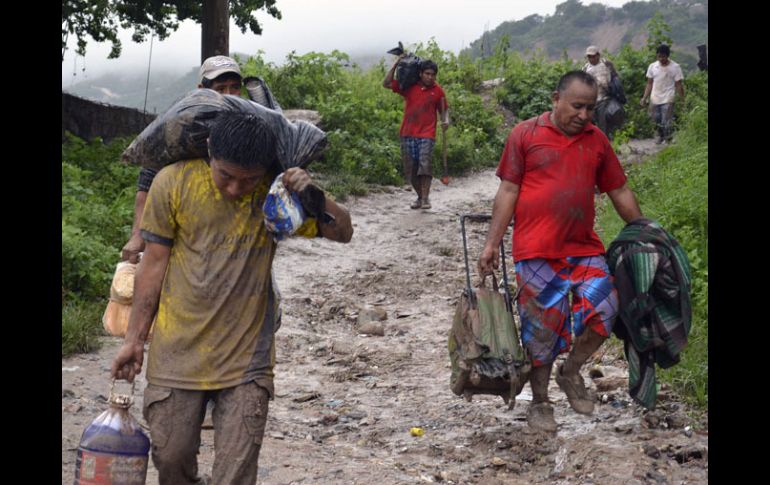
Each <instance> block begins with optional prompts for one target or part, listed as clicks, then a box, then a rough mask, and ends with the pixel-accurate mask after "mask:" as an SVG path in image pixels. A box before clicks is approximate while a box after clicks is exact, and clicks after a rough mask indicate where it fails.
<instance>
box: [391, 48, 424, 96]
mask: <svg viewBox="0 0 770 485" xmlns="http://www.w3.org/2000/svg"><path fill="white" fill-rule="evenodd" d="M420 64H422V59H420V58H419V57H417V56H416V55H414V54H407V55H406V56H405V57H404V58H403V59H401V62H399V63H398V67H397V68H396V77H397V78H398V88H399V89H400V90H401V91H406V90H407V89H409V88H411V87H412V86H414V85H415V84H416V83H417V81H419V80H420Z"/></svg>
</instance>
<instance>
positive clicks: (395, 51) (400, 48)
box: [388, 40, 404, 56]
mask: <svg viewBox="0 0 770 485" xmlns="http://www.w3.org/2000/svg"><path fill="white" fill-rule="evenodd" d="M403 53H404V44H402V43H401V41H400V40H399V41H398V47H394V48H392V49H391V50H389V51H388V54H393V55H394V56H400V55H401V54H403Z"/></svg>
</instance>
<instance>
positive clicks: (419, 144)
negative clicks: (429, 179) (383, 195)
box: [401, 136, 436, 179]
mask: <svg viewBox="0 0 770 485" xmlns="http://www.w3.org/2000/svg"><path fill="white" fill-rule="evenodd" d="M435 144H436V140H434V139H432V138H413V137H410V136H402V137H401V158H402V159H403V162H404V176H406V177H408V178H410V179H411V178H413V177H415V176H418V175H429V176H433V146H434V145H435ZM415 162H417V163H415Z"/></svg>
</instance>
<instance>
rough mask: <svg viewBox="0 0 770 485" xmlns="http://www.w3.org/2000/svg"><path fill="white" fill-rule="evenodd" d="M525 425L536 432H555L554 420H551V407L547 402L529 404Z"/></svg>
mask: <svg viewBox="0 0 770 485" xmlns="http://www.w3.org/2000/svg"><path fill="white" fill-rule="evenodd" d="M527 424H528V425H529V427H530V428H532V429H536V430H538V431H545V432H547V433H553V432H555V431H556V420H555V419H553V406H551V405H550V404H549V403H547V402H538V403H535V402H533V403H532V404H530V405H529V409H528V410H527Z"/></svg>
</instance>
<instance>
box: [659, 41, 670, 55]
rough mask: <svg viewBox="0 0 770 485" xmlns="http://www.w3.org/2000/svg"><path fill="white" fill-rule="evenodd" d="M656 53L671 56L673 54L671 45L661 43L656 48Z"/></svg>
mask: <svg viewBox="0 0 770 485" xmlns="http://www.w3.org/2000/svg"><path fill="white" fill-rule="evenodd" d="M655 54H656V55H657V54H663V55H664V56H666V57H669V56H670V55H671V47H669V46H667V45H666V44H660V45H659V46H658V48H657V49H655Z"/></svg>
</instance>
